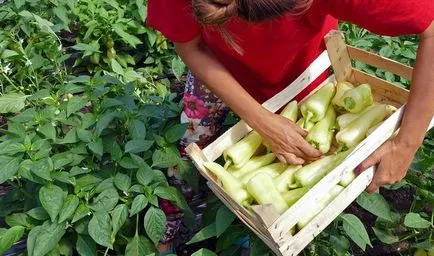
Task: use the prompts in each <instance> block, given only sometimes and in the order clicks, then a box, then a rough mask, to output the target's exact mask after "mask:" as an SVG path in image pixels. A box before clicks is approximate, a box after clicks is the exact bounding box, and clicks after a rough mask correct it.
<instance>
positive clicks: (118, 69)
mask: <svg viewBox="0 0 434 256" xmlns="http://www.w3.org/2000/svg"><path fill="white" fill-rule="evenodd" d="M111 67H112V70H113V72H115V73H116V74H118V75H123V74H124V69H123V68H122V66H121V64H119V62H117V61H116V60H115V59H112V60H111Z"/></svg>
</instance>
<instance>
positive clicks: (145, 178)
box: [136, 165, 153, 186]
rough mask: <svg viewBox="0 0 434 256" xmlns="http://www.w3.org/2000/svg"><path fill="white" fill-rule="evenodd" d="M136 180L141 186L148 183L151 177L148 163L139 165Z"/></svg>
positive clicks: (151, 173)
mask: <svg viewBox="0 0 434 256" xmlns="http://www.w3.org/2000/svg"><path fill="white" fill-rule="evenodd" d="M136 177H137V181H138V182H139V183H140V184H142V185H143V186H147V185H149V183H151V181H152V178H153V172H152V169H151V167H149V165H144V166H141V167H140V168H139V169H138V170H137V173H136Z"/></svg>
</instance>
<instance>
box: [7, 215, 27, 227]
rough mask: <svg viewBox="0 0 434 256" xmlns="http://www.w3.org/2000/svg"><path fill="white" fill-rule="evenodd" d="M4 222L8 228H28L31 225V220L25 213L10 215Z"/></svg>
mask: <svg viewBox="0 0 434 256" xmlns="http://www.w3.org/2000/svg"><path fill="white" fill-rule="evenodd" d="M4 220H5V222H6V224H8V226H9V227H13V226H23V227H29V226H30V225H31V219H30V217H29V216H28V215H27V214H25V213H14V214H12V215H9V216H6V217H5V218H4Z"/></svg>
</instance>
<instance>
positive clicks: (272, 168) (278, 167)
mask: <svg viewBox="0 0 434 256" xmlns="http://www.w3.org/2000/svg"><path fill="white" fill-rule="evenodd" d="M287 167H288V165H286V164H283V163H274V164H270V165H267V166H264V167H261V168H259V169H256V170H254V171H252V172H249V173H247V174H245V175H243V176H241V177H239V178H238V179H239V180H240V181H241V183H242V184H247V183H248V182H249V180H250V179H251V178H252V177H253V176H255V175H256V174H258V173H267V174H268V175H270V176H271V177H273V178H275V177H277V176H279V175H280V174H282V173H283V171H284V170H286V168H287Z"/></svg>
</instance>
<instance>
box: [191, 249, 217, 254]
mask: <svg viewBox="0 0 434 256" xmlns="http://www.w3.org/2000/svg"><path fill="white" fill-rule="evenodd" d="M191 256H217V254H215V253H214V252H212V251H210V250H208V249H205V248H202V249H200V250H199V251H197V252H195V253H193V254H192V255H191Z"/></svg>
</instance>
